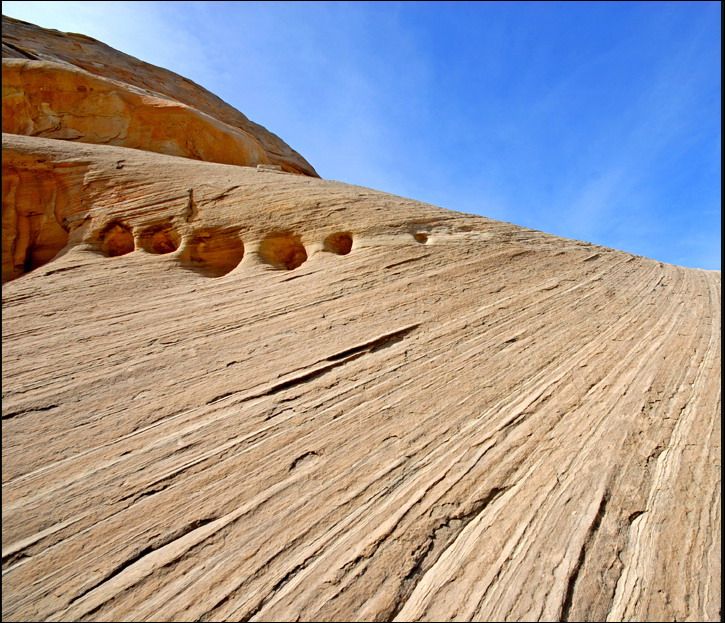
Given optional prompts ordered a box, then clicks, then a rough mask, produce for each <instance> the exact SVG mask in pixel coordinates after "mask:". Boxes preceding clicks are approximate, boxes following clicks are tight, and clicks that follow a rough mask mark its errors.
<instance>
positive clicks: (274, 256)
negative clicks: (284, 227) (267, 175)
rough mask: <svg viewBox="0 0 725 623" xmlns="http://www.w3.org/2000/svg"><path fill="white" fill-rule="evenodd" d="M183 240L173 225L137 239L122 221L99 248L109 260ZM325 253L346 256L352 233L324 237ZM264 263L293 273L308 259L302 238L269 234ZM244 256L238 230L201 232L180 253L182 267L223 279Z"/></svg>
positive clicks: (168, 249)
mask: <svg viewBox="0 0 725 623" xmlns="http://www.w3.org/2000/svg"><path fill="white" fill-rule="evenodd" d="M181 243H182V240H181V236H180V235H179V233H178V232H177V231H176V230H175V229H174V227H173V226H172V225H171V224H170V223H162V224H157V225H152V226H149V227H147V228H145V229H143V230H142V231H141V232H140V234H139V235H138V238H137V239H136V238H134V234H133V232H132V230H131V228H130V227H129V226H128V225H126V224H124V223H122V222H120V221H114V222H112V223H110V224H108V225H107V226H106V227H105V228H104V229H103V230H102V231H101V232H100V236H99V238H98V249H99V250H100V252H101V253H103V254H104V255H106V256H107V257H118V256H121V255H126V254H127V253H131V252H132V251H135V250H136V248H137V245H138V247H139V248H141V249H143V250H144V251H146V252H148V253H154V254H167V253H174V252H176V251H177V250H178V249H179V246H180V245H181ZM323 246H324V249H325V251H329V252H331V253H335V254H337V255H347V254H348V253H350V251H351V250H352V234H351V233H350V232H336V233H334V234H330V235H329V236H327V238H325V240H324V243H323ZM257 253H258V255H259V257H260V258H261V259H262V261H263V262H265V263H266V264H269V265H270V266H273V267H275V268H280V269H287V270H292V269H294V268H297V267H298V266H300V265H301V264H303V263H304V262H305V261H306V260H307V250H306V249H305V246H304V244H302V240H301V239H300V236H299V235H297V234H293V233H290V232H275V233H272V234H269V235H268V236H266V237H265V238H264V239H262V240H261V242H260V243H259V248H258V251H257ZM243 257H244V243H243V242H242V239H241V238H240V237H239V230H238V229H220V228H219V229H218V228H210V229H201V230H198V231H195V232H194V233H193V234H192V236H191V238H190V239H188V240H187V241H186V242H185V244H184V245H183V248H182V250H181V253H180V254H179V257H178V259H179V261H180V262H181V264H182V265H183V266H184V267H186V268H189V269H191V270H194V271H196V272H198V273H201V274H203V275H205V276H207V277H221V276H223V275H226V274H227V273H228V272H230V271H232V270H234V268H236V266H237V265H238V264H239V262H241V261H242V258H243Z"/></svg>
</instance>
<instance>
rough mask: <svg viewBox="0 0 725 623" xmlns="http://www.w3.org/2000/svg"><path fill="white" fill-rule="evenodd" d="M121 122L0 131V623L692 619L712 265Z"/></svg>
mask: <svg viewBox="0 0 725 623" xmlns="http://www.w3.org/2000/svg"><path fill="white" fill-rule="evenodd" d="M21 26H22V31H23V32H24V33H27V37H26V38H27V40H28V41H35V42H42V43H43V46H41V45H40V44H39V43H34V44H33V45H34V46H35V47H34V48H33V50H34V52H33V54H35V55H36V56H40V55H41V53H42V55H45V56H53V55H57V58H61V56H64V57H68V56H69V55H70V54H71V52H72V53H73V54H76V57H75V62H76V63H77V64H78V65H79V66H80V65H90V66H93V65H91V60H92V59H95V58H98V56H94V55H96V54H100V53H101V52H103V54H105V55H106V58H115V57H112V56H111V54H110V53H109V52H108V48H105V46H103V45H102V44H100V43H98V42H93V41H91V42H89V41H88V40H87V39H84V38H81V37H79V36H77V35H62V34H60V33H52V32H48V31H43V30H42V29H39V28H36V27H33V26H31V25H27V24H22V25H21ZM16 28H20V26H18V25H17V24H16ZM15 33H16V35H15V38H14V39H12V40H11V41H10V45H12V46H15V47H20V44H21V43H20V42H19V39H18V37H17V30H16V31H15ZM4 36H5V35H4ZM75 43H78V45H79V46H81V47H79V48H78V49H77V50H76V48H75V47H74V45H75ZM83 46H85V47H83ZM15 47H13V48H11V49H15ZM41 48H42V49H41ZM24 49H25V48H24ZM99 50H100V51H101V52H99ZM84 54H87V56H84ZM114 54H118V53H115V52H114ZM89 59H90V60H89ZM31 62H32V61H31V60H30V59H27V60H25V61H22V60H21V61H18V60H16V59H10V60H9V62H8V67H9V71H10V70H11V71H12V72H15V73H9V75H12V76H14V77H13V80H16V81H17V82H16V83H13V84H15V85H16V86H15V87H13V88H14V89H16V90H15V91H11V92H10V95H9V97H13V96H14V95H13V94H17V93H18V92H23V93H28V94H31V93H36V92H37V89H38V88H39V86H40V85H42V81H40V82H34V80H35V76H36V75H38V74H36V73H35V69H33V70H31V71H25V69H24V67H26V63H31ZM36 62H38V61H36ZM42 62H45V61H42ZM93 62H95V61H93ZM126 62H130V61H123V62H120V61H119V65H118V67H110V66H104V67H103V68H100V67H99V68H97V73H99V74H104V72H107V74H108V76H104V75H97V76H92V75H90V74H88V73H86V72H84V71H82V70H81V69H78V70H76V69H74V68H72V67H71V68H70V69H68V66H67V65H64V66H63V67H65V68H66V69H67V70H68V71H70V75H71V76H72V77H70V78H68V80H69V82H68V83H66V82H64V80H65V78H62V77H61V76H62V75H65V74H62V73H61V72H58V73H55V74H53V73H52V72H51V74H50V76H51V77H52V80H56V82H52V81H51V82H52V84H53V85H54V88H56V87H57V88H58V89H59V90H61V92H62V93H61V94H60V95H58V94H54V93H49V94H48V96H47V97H46V98H45V99H43V98H42V97H41V98H39V99H38V98H36V96H34V95H33V96H29V95H28V96H26V95H23V97H22V98H20V99H19V100H18V101H19V102H20V104H17V102H16V103H14V104H12V106H15V105H16V104H17V105H18V109H21V108H22V106H25V105H26V103H27V107H28V108H27V110H28V111H30V112H27V113H23V114H26V117H27V119H29V121H28V123H29V124H30V123H32V124H33V125H32V127H34V128H38V127H46V129H47V131H49V132H51V133H52V132H63V131H65V132H68V131H70V129H72V128H77V131H78V132H87V133H93V132H96V133H100V132H101V131H102V128H104V127H106V126H104V124H108V127H111V126H113V123H116V122H118V123H120V124H121V125H123V123H125V121H124V120H126V121H127V120H128V118H127V117H125V116H124V115H125V114H126V113H124V114H123V115H120V117H121V120H120V121H118V120H117V119H116V117H115V116H111V118H109V119H106V118H104V117H103V116H102V115H99V118H98V119H97V120H96V122H95V123H94V122H93V121H92V119H91V120H83V119H82V117H83V115H81V114H79V107H82V106H84V105H87V106H89V108H87V109H85V110H84V113H83V114H88V115H90V116H91V117H92V116H93V114H94V109H93V106H91V103H92V102H93V101H95V100H93V99H92V98H91V99H83V98H79V99H73V98H74V97H76V96H75V95H73V94H72V93H71V92H70V88H69V87H70V85H76V86H77V85H80V84H81V83H80V82H79V80H80V76H83V80H85V82H83V84H85V85H89V86H90V85H96V86H94V88H96V87H97V88H98V89H101V88H102V87H101V86H98V85H104V84H106V82H104V81H105V80H117V79H118V78H119V76H122V75H123V72H124V71H126V67H127V65H124V63H126ZM158 71H161V70H158ZM140 75H141V74H140ZM24 76H25V77H24ZM50 79H51V78H49V80H50ZM126 84H129V83H128V82H126ZM33 85H35V86H33ZM64 85H65V86H64ZM66 87H68V88H67V89H66V90H65V91H63V89H64V88H66ZM166 87H167V88H168V90H170V91H174V89H176V88H177V86H176V85H174V84H172V82H169V83H168V84H166ZM135 88H136V87H134V88H131V87H130V86H129V87H128V88H126V89H124V90H123V91H122V92H117V96H118V98H119V99H118V100H113V102H114V103H113V106H114V107H115V106H117V107H118V108H113V110H117V109H118V110H121V111H122V110H125V109H124V106H125V105H126V104H125V103H126V102H128V101H130V100H128V99H125V98H136V97H138V98H139V100H138V101H141V102H147V103H148V106H149V110H151V109H153V108H154V105H153V104H152V103H149V102H153V101H156V100H155V99H154V98H158V97H161V96H160V95H158V93H157V94H156V95H154V94H144V93H140V92H137V91H136V90H134V89H135ZM186 88H187V85H186V83H183V84H182V85H180V86H178V89H179V91H180V92H182V93H183V92H185V89H186ZM195 88H197V89H198V87H195ZM192 90H193V89H192ZM194 92H196V91H194ZM63 93H66V94H67V97H69V98H71V99H69V100H64V99H63V98H64V97H66V95H64V94H63ZM87 93H88V92H87ZM109 93H110V92H109ZM99 97H100V96H99ZM163 97H167V96H166V95H164V96H163ZM199 97H201V96H199ZM34 98H35V99H34ZM162 99H163V98H162ZM174 99H175V102H171V103H170V104H169V106H168V107H167V108H166V109H165V108H160V109H158V110H156V111H155V112H154V113H151V112H149V111H148V110H145V109H144V112H139V113H138V114H139V115H142V117H141V119H142V120H146V119H148V118H151V117H148V118H147V117H146V116H144V115H147V114H148V115H152V114H159V115H161V114H162V111H163V110H167V109H170V110H171V113H170V114H181V113H179V112H178V110H179V109H178V106H179V102H181V98H180V97H175V98H174ZM202 99H203V98H202ZM134 101H136V100H134ZM168 101H171V100H168ZM43 102H46V103H48V107H49V108H50V107H51V105H52V107H53V108H52V110H53V111H54V112H53V114H55V115H58V114H59V113H60V112H63V113H64V116H63V119H64V121H62V122H59V124H58V127H57V128H56V129H55V130H53V129H52V127H55V126H54V125H53V124H52V123H50V121H49V119H50V116H45V117H43V116H42V115H40V116H37V114H36V112H33V111H40V110H42V106H41V104H42V103H43ZM58 102H66V103H67V102H71V103H72V105H69V106H67V107H65V104H63V105H62V106H61V104H59V103H58ZM182 103H183V105H184V106H188V107H189V111H190V112H189V114H190V115H191V114H192V113H193V112H194V111H197V112H198V111H201V107H200V106H199V105H194V106H190V104H189V101H188V99H187V101H185V102H182ZM197 104H198V103H197ZM8 105H9V106H10V105H11V104H8ZM145 105H146V104H144V106H145ZM141 108H143V106H141ZM13 110H14V109H13ZM174 111H176V112H174ZM202 112H203V113H204V114H208V113H209V110H208V109H207V110H206V111H202ZM129 114H130V113H129ZM184 114H186V113H184ZM34 115H35V116H34ZM189 118H190V119H191V117H189ZM200 118H201V117H200ZM210 118H211V117H210ZM214 118H215V119H218V120H221V122H223V123H228V120H224V119H221V118H220V117H219V116H215V117H214ZM77 119H79V120H77ZM190 123H191V121H190ZM43 124H46V125H43ZM48 124H50V125H48ZM74 124H75V125H74ZM82 124H85V125H82ZM139 124H140V125H141V126H143V123H140V122H139ZM228 125H229V124H228ZM51 126H52V127H51ZM19 127H21V126H19ZM27 127H31V126H30V125H28V126H27ZM114 127H115V126H114ZM103 131H106V130H103ZM107 131H108V132H109V133H110V132H112V131H115V130H112V129H109V130H107ZM135 132H136V133H133V132H129V134H128V135H127V136H131V135H133V136H135V137H136V138H137V139H138V140H139V142H142V141H141V138H143V140H149V141H150V143H149V144H148V145H146V146H145V147H144V149H145V151H141V150H140V149H129V148H128V146H126V145H113V144H103V145H101V144H90V143H89V142H80V141H74V140H68V139H69V138H70V136H66V137H65V139H66V140H58V138H52V137H50V138H49V137H47V135H44V136H42V137H41V136H27V135H26V136H24V135H22V133H21V134H18V133H4V134H3V281H4V282H5V283H4V285H3V288H2V301H3V315H2V323H3V324H2V336H3V337H2V340H3V358H2V380H3V409H2V418H3V425H2V466H3V468H2V487H3V489H2V500H3V517H2V518H3V522H2V554H3V563H2V564H3V579H2V588H3V590H2V616H3V620H7V621H29V620H66V621H77V620H96V621H113V620H149V619H151V620H166V621H180V620H200V621H220V620H249V621H265V620H266V621H269V620H272V621H281V620H309V621H340V620H360V621H385V620H396V621H414V620H415V621H417V620H433V621H441V620H495V621H538V620H541V621H555V620H560V621H605V620H607V621H623V620H636V621H643V620H656V621H667V620H701V621H716V620H719V618H720V596H721V588H720V580H721V561H720V543H721V531H720V527H721V505H720V462H721V446H720V429H721V422H720V406H721V394H720V374H721V367H720V350H721V337H720V336H721V332H720V329H721V325H720V311H721V302H720V300H721V290H720V273H719V272H714V271H702V270H693V269H686V268H681V267H677V266H672V265H668V264H663V263H661V262H657V261H654V260H650V259H646V258H643V257H638V256H634V255H631V254H629V253H624V252H621V251H615V250H612V249H607V248H603V247H599V246H595V245H591V244H588V243H584V242H579V241H574V240H566V239H563V238H558V237H555V236H550V235H547V234H544V233H541V232H537V231H532V230H529V229H525V228H521V227H517V226H515V225H511V224H508V223H502V222H498V221H493V220H490V219H487V218H483V217H477V216H471V215H465V214H461V213H457V212H451V211H448V210H444V209H441V208H437V207H434V206H431V205H426V204H422V203H420V202H417V201H413V200H409V199H404V198H401V197H396V196H393V195H389V194H386V193H383V192H378V191H374V190H370V189H366V188H361V187H356V186H350V185H347V184H342V183H338V182H329V181H325V180H321V179H318V178H316V177H313V176H310V175H293V174H290V173H288V172H285V171H282V170H276V169H275V167H274V166H269V165H268V166H261V167H258V168H252V167H249V166H236V165H233V164H220V163H215V162H202V161H198V160H192V159H189V158H181V157H178V154H176V155H174V154H171V155H170V154H161V153H153V152H154V151H157V150H155V149H154V146H157V143H155V142H154V140H155V139H153V140H152V138H149V137H147V136H144V135H143V132H142V131H141V130H138V131H135ZM29 133H31V134H32V132H29ZM251 135H254V134H253V133H252V134H250V136H251ZM260 144H262V143H261V141H260ZM265 153H267V154H269V153H270V152H269V151H267V148H266V147H265ZM269 160H270V161H271V160H273V159H272V158H271V157H270V158H269ZM285 162H287V163H288V164H289V162H291V160H290V161H285ZM275 163H276V164H280V163H279V161H276V162H273V163H272V164H275ZM280 166H282V168H285V165H284V164H280ZM308 172H311V170H310V171H308Z"/></svg>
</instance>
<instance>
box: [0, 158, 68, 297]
mask: <svg viewBox="0 0 725 623" xmlns="http://www.w3.org/2000/svg"><path fill="white" fill-rule="evenodd" d="M66 202H67V197H66V193H65V190H64V187H63V186H62V185H59V184H58V181H57V178H56V177H55V175H54V174H53V173H52V172H48V171H43V170H22V169H18V168H16V167H14V166H10V165H9V164H6V163H5V154H3V167H2V214H3V225H2V282H3V283H6V282H8V281H12V280H13V279H17V278H18V277H22V276H23V275H25V274H26V273H29V272H30V271H32V270H35V269H36V268H39V267H41V266H43V265H44V264H47V263H48V262H50V261H51V260H52V259H53V258H54V257H55V256H56V255H58V253H60V251H62V250H63V249H64V248H65V246H66V245H67V244H68V231H67V230H66V228H64V227H63V226H62V225H61V222H60V221H59V215H60V214H61V213H62V211H63V208H64V206H65V205H66Z"/></svg>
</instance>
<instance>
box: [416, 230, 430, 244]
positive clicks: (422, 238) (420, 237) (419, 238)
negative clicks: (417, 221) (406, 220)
mask: <svg viewBox="0 0 725 623" xmlns="http://www.w3.org/2000/svg"><path fill="white" fill-rule="evenodd" d="M413 238H415V241H416V242H420V244H425V243H426V242H428V234H426V233H425V232H422V231H419V232H417V233H415V234H413Z"/></svg>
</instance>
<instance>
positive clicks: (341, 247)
mask: <svg viewBox="0 0 725 623" xmlns="http://www.w3.org/2000/svg"><path fill="white" fill-rule="evenodd" d="M351 249H352V234H350V232H347V231H341V232H337V233H334V234H330V235H329V236H328V237H327V238H325V251H330V252H331V253H337V255H347V254H348V253H350V250H351Z"/></svg>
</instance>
